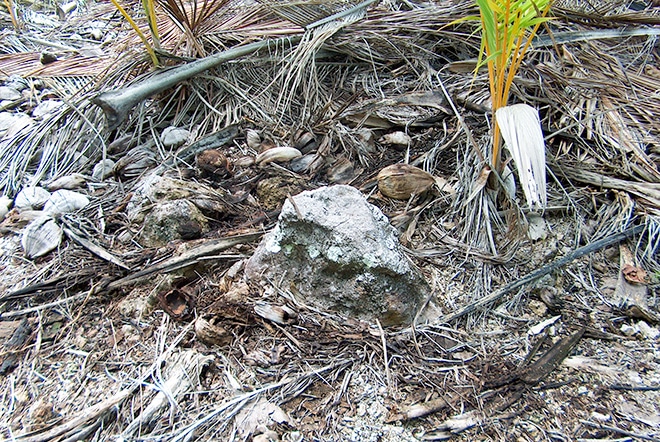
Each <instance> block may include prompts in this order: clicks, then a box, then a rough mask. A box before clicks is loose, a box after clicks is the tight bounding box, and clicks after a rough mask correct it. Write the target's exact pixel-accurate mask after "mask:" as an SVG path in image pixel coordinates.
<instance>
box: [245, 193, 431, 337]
mask: <svg viewBox="0 0 660 442" xmlns="http://www.w3.org/2000/svg"><path fill="white" fill-rule="evenodd" d="M292 199H293V202H292V201H286V202H285V203H284V206H283V207H282V212H281V214H280V217H279V220H278V223H277V225H276V227H275V228H274V229H273V231H271V232H270V233H268V234H267V235H266V236H265V237H264V239H263V240H262V242H261V244H260V245H259V247H258V248H257V250H256V251H255V253H254V255H253V256H252V258H250V260H249V261H248V263H247V265H246V270H245V271H246V275H247V277H248V278H250V279H252V280H257V281H262V282H266V281H268V280H270V281H278V282H280V281H281V283H282V284H283V287H288V286H289V285H290V284H294V285H295V286H296V288H297V289H298V291H299V292H300V293H302V294H303V295H304V296H305V299H304V300H302V301H304V302H306V303H309V304H312V305H315V306H316V307H319V308H324V309H328V310H333V311H336V312H339V313H342V314H347V315H350V316H355V317H358V318H360V319H365V320H371V321H373V320H375V319H378V320H379V321H380V322H381V323H383V324H385V325H397V324H405V323H409V322H410V321H412V319H413V318H414V315H415V313H416V312H417V308H418V307H419V306H420V304H421V302H422V300H423V299H424V298H425V294H426V293H428V290H429V288H428V286H427V284H426V282H425V281H424V279H423V278H422V276H421V275H420V274H419V272H418V271H417V270H415V268H414V267H413V266H412V264H411V263H410V261H409V260H408V258H407V257H406V256H405V254H404V253H403V250H402V247H401V245H400V243H399V241H398V238H397V233H396V230H395V229H394V228H393V227H392V226H391V225H390V224H389V221H388V219H387V217H386V216H385V215H384V214H383V213H382V212H381V211H380V210H379V209H378V208H377V207H376V206H374V205H372V204H370V203H368V202H367V200H366V198H365V197H364V196H363V195H362V194H361V193H360V192H359V191H358V190H357V189H355V188H353V187H350V186H346V185H337V186H330V187H322V188H320V189H316V190H314V191H308V192H302V193H300V194H299V195H296V196H295V197H293V198H292Z"/></svg>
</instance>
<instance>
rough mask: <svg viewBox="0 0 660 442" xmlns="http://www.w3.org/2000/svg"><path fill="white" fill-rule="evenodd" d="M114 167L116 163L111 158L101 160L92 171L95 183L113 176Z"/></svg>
mask: <svg viewBox="0 0 660 442" xmlns="http://www.w3.org/2000/svg"><path fill="white" fill-rule="evenodd" d="M114 167H115V162H114V161H112V160H111V159H110V158H106V159H105V160H101V161H100V162H98V163H97V164H96V166H94V170H92V178H94V181H103V180H104V179H106V178H108V177H109V176H111V175H112V169H113V168H114Z"/></svg>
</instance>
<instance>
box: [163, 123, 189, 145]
mask: <svg viewBox="0 0 660 442" xmlns="http://www.w3.org/2000/svg"><path fill="white" fill-rule="evenodd" d="M189 136H190V131H189V130H187V129H182V128H180V127H174V126H169V127H166V128H165V129H163V133H161V135H160V141H161V142H162V143H163V146H165V147H179V146H181V145H182V144H183V143H185V142H186V141H187V140H188V137H189Z"/></svg>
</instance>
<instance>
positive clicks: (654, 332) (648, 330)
mask: <svg viewBox="0 0 660 442" xmlns="http://www.w3.org/2000/svg"><path fill="white" fill-rule="evenodd" d="M637 328H638V329H639V333H640V334H641V335H642V336H643V337H644V339H648V340H651V341H654V340H656V339H657V338H658V337H659V336H660V330H658V329H657V328H655V327H651V326H650V325H648V324H647V323H646V322H644V321H639V322H638V323H637Z"/></svg>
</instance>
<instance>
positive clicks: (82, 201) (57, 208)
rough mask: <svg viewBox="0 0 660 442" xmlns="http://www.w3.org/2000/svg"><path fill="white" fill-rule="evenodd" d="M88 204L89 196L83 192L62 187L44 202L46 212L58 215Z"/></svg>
mask: <svg viewBox="0 0 660 442" xmlns="http://www.w3.org/2000/svg"><path fill="white" fill-rule="evenodd" d="M87 204H89V198H87V197H86V196H85V195H83V194H82V193H78V192H73V191H71V190H65V189H62V190H58V191H56V192H53V194H52V195H51V196H50V198H48V201H46V204H44V212H45V213H46V214H49V215H52V216H56V215H61V214H63V213H71V212H75V211H76V210H80V209H82V208H83V207H85V206H86V205H87Z"/></svg>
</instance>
